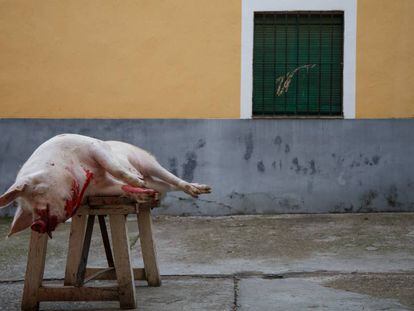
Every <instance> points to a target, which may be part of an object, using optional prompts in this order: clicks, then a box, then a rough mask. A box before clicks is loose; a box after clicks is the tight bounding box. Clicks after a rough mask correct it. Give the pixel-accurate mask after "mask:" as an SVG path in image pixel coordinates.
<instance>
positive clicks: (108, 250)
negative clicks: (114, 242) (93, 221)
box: [98, 215, 114, 267]
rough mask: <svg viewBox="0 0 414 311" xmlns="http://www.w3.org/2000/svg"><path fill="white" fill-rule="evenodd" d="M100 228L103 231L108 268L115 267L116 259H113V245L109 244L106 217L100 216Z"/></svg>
mask: <svg viewBox="0 0 414 311" xmlns="http://www.w3.org/2000/svg"><path fill="white" fill-rule="evenodd" d="M98 220H99V228H100V229H101V235H102V242H103V245H104V248H105V256H106V261H107V262H108V267H114V258H113V257H112V251H111V243H110V242H109V236H108V230H107V229H106V222H105V215H99V216H98Z"/></svg>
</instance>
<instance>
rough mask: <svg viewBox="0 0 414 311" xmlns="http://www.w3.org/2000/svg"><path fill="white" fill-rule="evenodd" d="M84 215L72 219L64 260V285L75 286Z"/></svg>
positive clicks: (83, 231)
mask: <svg viewBox="0 0 414 311" xmlns="http://www.w3.org/2000/svg"><path fill="white" fill-rule="evenodd" d="M86 220H87V217H86V215H75V216H73V217H72V223H71V227H70V236H69V248H68V255H67V259H66V271H65V281H64V284H65V285H75V283H76V276H77V274H78V267H79V262H80V259H81V256H82V249H83V241H84V236H85V230H86Z"/></svg>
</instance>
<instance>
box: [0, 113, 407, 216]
mask: <svg viewBox="0 0 414 311" xmlns="http://www.w3.org/2000/svg"><path fill="white" fill-rule="evenodd" d="M413 130H414V120H11V119H3V120H0V133H1V135H0V176H2V178H1V179H0V191H3V190H5V189H6V188H7V187H8V186H9V185H10V184H11V183H12V182H13V180H14V177H15V175H16V173H17V171H18V169H19V166H20V165H21V164H22V163H23V162H24V161H25V160H26V159H27V158H28V157H29V155H30V154H31V153H32V152H33V150H34V149H35V148H36V147H37V146H38V145H39V144H40V143H42V142H43V141H45V140H47V139H48V138H50V137H51V136H53V135H55V134H58V133H62V132H72V133H80V134H85V135H90V136H95V137H97V138H101V139H104V140H109V139H112V140H113V139H116V140H123V141H126V142H130V143H133V144H136V145H139V146H141V147H143V148H145V149H147V150H149V151H151V152H152V153H153V154H154V155H156V156H157V158H158V159H159V161H160V162H161V163H162V164H163V165H164V166H165V167H166V168H168V169H169V170H170V171H171V172H173V173H175V174H177V175H179V176H180V177H182V178H184V179H186V180H188V181H193V180H194V181H200V182H204V183H208V184H211V185H212V186H213V189H214V191H213V193H212V194H211V195H208V196H203V197H202V198H200V199H199V200H194V199H192V198H189V197H188V196H186V195H182V194H172V195H169V196H168V197H167V198H166V200H165V201H164V203H163V207H162V208H160V209H159V210H158V213H160V214H170V215H229V214H273V213H321V212H369V211H393V212H395V211H413V210H414V191H413V190H414V189H413V188H414V177H413V176H414V156H413V155H414V135H412V133H413ZM6 211H7V212H8V213H9V214H10V213H12V212H13V211H12V210H11V209H9V210H6Z"/></svg>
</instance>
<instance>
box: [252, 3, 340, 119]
mask: <svg viewBox="0 0 414 311" xmlns="http://www.w3.org/2000/svg"><path fill="white" fill-rule="evenodd" d="M343 31H344V22H343V12H314V11H312V12H260V13H259V12H258V13H255V15H254V47H253V48H254V50H253V115H254V116H272V115H273V116H278V115H286V116H341V115H342V73H343Z"/></svg>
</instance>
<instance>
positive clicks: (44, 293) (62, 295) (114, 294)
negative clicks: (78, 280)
mask: <svg viewBox="0 0 414 311" xmlns="http://www.w3.org/2000/svg"><path fill="white" fill-rule="evenodd" d="M118 299H119V295H118V287H116V286H106V287H104V286H102V287H75V286H49V285H45V286H42V287H41V288H40V289H39V300H40V301H116V300H118Z"/></svg>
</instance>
